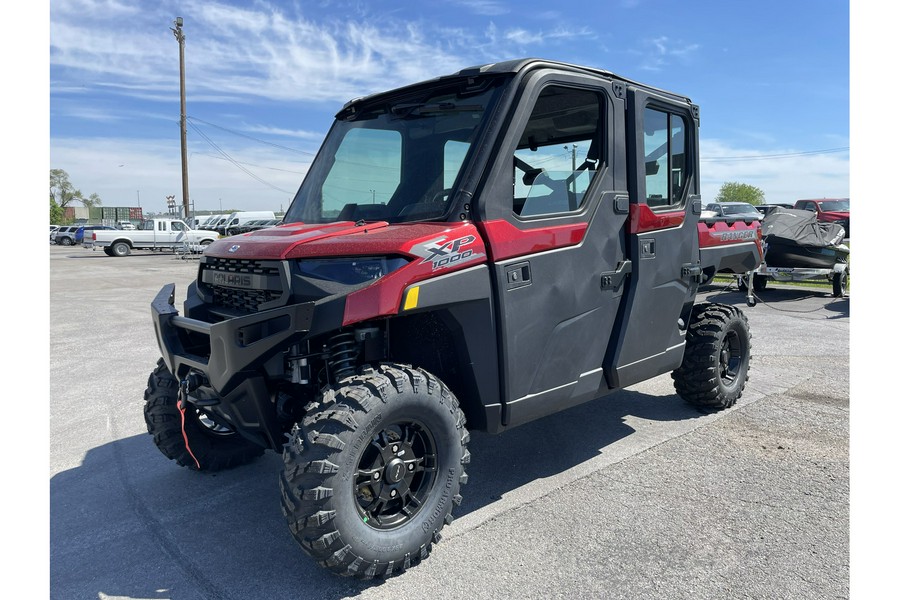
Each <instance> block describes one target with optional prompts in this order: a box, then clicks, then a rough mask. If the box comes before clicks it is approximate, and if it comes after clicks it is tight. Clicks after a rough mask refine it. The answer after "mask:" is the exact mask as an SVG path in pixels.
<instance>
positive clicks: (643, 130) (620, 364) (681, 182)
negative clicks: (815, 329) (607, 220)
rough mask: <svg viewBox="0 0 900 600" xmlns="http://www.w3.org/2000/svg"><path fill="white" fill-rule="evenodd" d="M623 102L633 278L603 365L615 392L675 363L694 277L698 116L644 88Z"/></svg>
mask: <svg viewBox="0 0 900 600" xmlns="http://www.w3.org/2000/svg"><path fill="white" fill-rule="evenodd" d="M627 98H628V113H627V127H628V137H629V139H630V140H634V143H633V144H631V146H630V150H629V164H628V177H629V181H628V185H629V189H630V192H631V194H630V198H631V215H630V217H629V227H628V250H627V252H628V255H629V256H630V257H631V261H632V276H631V279H630V281H629V285H628V286H627V288H626V290H625V297H624V301H623V303H622V306H621V308H620V315H619V319H618V322H617V325H616V329H617V333H616V346H615V349H614V351H613V352H612V355H611V357H610V362H609V363H608V365H607V373H608V375H609V378H610V385H612V386H614V387H625V386H628V385H631V384H634V383H637V382H639V381H644V380H646V379H650V378H651V377H655V376H656V375H659V374H662V373H667V372H669V371H672V370H673V369H676V368H677V367H678V366H679V365H680V364H681V359H682V357H683V355H684V344H685V333H686V330H687V324H688V323H689V321H690V312H691V307H692V305H693V301H694V298H695V297H696V294H697V288H698V287H699V276H700V266H699V265H700V248H699V237H698V232H697V223H698V220H699V216H700V210H701V201H700V190H699V179H698V173H699V158H698V152H697V137H698V117H699V109H698V108H697V107H696V106H694V105H692V104H690V102H689V101H688V100H687V99H686V98H679V97H674V96H670V95H668V94H663V93H657V92H655V91H651V90H647V89H645V88H637V87H629V89H628V90H627Z"/></svg>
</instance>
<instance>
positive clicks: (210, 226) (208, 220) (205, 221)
mask: <svg viewBox="0 0 900 600" xmlns="http://www.w3.org/2000/svg"><path fill="white" fill-rule="evenodd" d="M227 217H228V215H208V216H206V217H202V218H201V220H200V223H199V224H198V225H197V229H206V230H209V231H215V230H216V227H218V225H219V224H220V223H222V221H223V219H225V218H227Z"/></svg>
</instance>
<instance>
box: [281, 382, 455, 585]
mask: <svg viewBox="0 0 900 600" xmlns="http://www.w3.org/2000/svg"><path fill="white" fill-rule="evenodd" d="M468 441H469V434H468V432H467V431H466V428H465V417H464V415H463V412H462V410H461V409H460V407H459V403H458V401H457V399H456V397H455V396H454V395H453V394H452V393H451V392H450V390H449V389H448V388H447V387H446V386H444V385H443V384H442V383H441V381H440V380H439V379H438V378H437V377H435V376H434V375H431V374H430V373H427V372H426V371H423V370H420V369H414V368H412V367H408V366H403V365H381V366H379V367H377V368H375V369H372V368H366V369H365V370H364V371H363V372H362V373H361V374H360V375H357V376H353V377H348V378H345V379H344V380H342V381H341V382H340V384H339V385H338V386H335V387H328V388H325V390H324V391H323V393H322V395H321V396H320V397H319V400H318V401H316V402H312V403H310V404H309V405H308V406H307V407H306V416H305V417H304V419H303V421H302V422H301V423H299V424H298V425H296V426H295V427H294V430H293V432H292V434H291V439H290V441H289V442H288V443H287V444H285V447H284V455H283V457H284V471H283V472H282V474H281V480H280V483H281V506H282V512H283V513H284V515H285V517H286V518H287V522H288V527H289V529H290V531H291V534H292V535H293V536H294V538H295V539H296V540H297V542H298V543H299V544H300V546H301V547H302V548H303V550H304V551H305V552H306V553H307V554H309V555H310V556H311V557H312V558H313V559H315V560H316V561H317V562H318V563H319V564H320V565H322V566H324V567H326V568H328V569H330V570H331V571H333V572H335V573H337V574H339V575H343V576H352V577H357V578H360V579H371V578H372V577H376V576H377V577H386V576H389V575H392V574H397V573H399V572H402V571H404V570H406V569H408V568H410V567H411V566H414V565H416V564H418V563H419V562H421V561H422V560H423V559H425V558H427V557H428V555H429V553H430V552H431V548H432V545H433V544H434V543H436V542H437V541H438V540H439V539H440V534H439V533H438V532H439V531H440V529H441V528H442V527H443V526H444V525H445V524H449V523H450V522H451V521H452V520H453V517H452V516H451V514H450V513H451V509H452V508H453V507H454V506H456V505H458V504H459V503H460V502H461V501H462V496H460V494H459V488H460V485H461V484H464V483H466V481H467V479H468V476H467V475H466V473H465V465H466V464H467V463H468V462H469V452H468V450H467V449H466V444H467V443H468Z"/></svg>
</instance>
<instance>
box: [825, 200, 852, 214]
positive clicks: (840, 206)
mask: <svg viewBox="0 0 900 600" xmlns="http://www.w3.org/2000/svg"><path fill="white" fill-rule="evenodd" d="M819 207H820V208H821V209H822V210H829V211H840V212H850V200H827V201H825V202H820V203H819Z"/></svg>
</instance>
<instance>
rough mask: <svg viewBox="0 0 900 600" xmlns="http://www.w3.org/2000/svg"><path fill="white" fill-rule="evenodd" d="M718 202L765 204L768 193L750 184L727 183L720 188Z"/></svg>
mask: <svg viewBox="0 0 900 600" xmlns="http://www.w3.org/2000/svg"><path fill="white" fill-rule="evenodd" d="M716 202H749V203H750V204H753V205H758V204H765V202H766V193H765V192H764V191H762V190H761V189H759V188H758V187H755V186H752V185H750V184H749V183H737V182H736V181H726V182H725V183H723V184H722V187H721V188H719V193H718V195H717V196H716Z"/></svg>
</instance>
